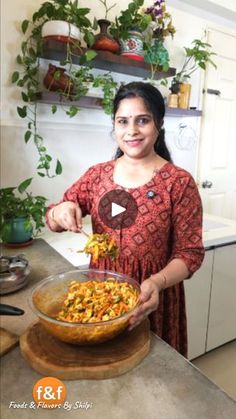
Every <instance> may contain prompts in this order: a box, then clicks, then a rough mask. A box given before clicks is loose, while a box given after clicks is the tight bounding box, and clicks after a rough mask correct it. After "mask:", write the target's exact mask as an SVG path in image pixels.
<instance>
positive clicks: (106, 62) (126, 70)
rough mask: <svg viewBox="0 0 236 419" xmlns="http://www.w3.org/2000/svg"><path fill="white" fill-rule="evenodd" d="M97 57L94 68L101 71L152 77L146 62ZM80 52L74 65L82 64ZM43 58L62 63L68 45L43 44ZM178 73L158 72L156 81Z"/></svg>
mask: <svg viewBox="0 0 236 419" xmlns="http://www.w3.org/2000/svg"><path fill="white" fill-rule="evenodd" d="M96 52H97V56H96V57H95V58H94V59H93V60H92V62H91V63H92V66H93V67H94V68H99V69H101V70H106V71H111V72H114V73H123V74H129V75H131V76H135V77H142V78H148V77H150V65H149V64H147V63H145V62H144V61H136V60H132V59H130V58H127V57H124V56H122V55H116V54H112V53H111V52H109V51H96ZM79 53H80V52H79V50H78V49H77V51H76V55H74V56H73V63H74V64H80V56H79ZM42 58H46V59H47V60H56V61H61V60H64V59H65V58H66V44H64V43H62V42H59V41H54V40H47V41H44V44H43V53H42ZM175 73H176V70H175V68H170V69H169V70H168V71H166V72H162V71H158V72H156V74H155V77H154V78H155V79H156V80H158V79H162V78H166V77H172V76H174V75H175Z"/></svg>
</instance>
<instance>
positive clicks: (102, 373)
mask: <svg viewBox="0 0 236 419" xmlns="http://www.w3.org/2000/svg"><path fill="white" fill-rule="evenodd" d="M38 324H39V323H38V322H33V323H32V324H31V325H30V326H29V327H28V328H27V329H26V331H25V332H24V333H23V335H21V336H20V339H19V345H20V351H21V355H22V357H23V358H24V359H25V360H26V362H27V363H29V365H30V366H31V367H32V368H33V369H34V370H35V371H36V372H38V373H39V374H42V375H46V376H52V375H54V376H55V377H57V378H59V379H64V380H77V379H91V380H93V379H96V380H103V379H108V378H114V377H118V376H119V375H122V374H124V373H126V372H128V371H130V370H131V369H133V368H134V367H136V366H137V365H138V364H139V363H140V362H141V361H142V360H143V359H144V358H145V356H146V355H147V354H148V353H149V350H150V331H149V321H148V320H147V319H146V320H145V321H144V322H143V323H142V325H139V331H140V332H141V335H142V336H143V337H144V336H146V338H145V340H144V339H143V338H142V339H140V338H139V339H138V341H139V346H138V348H137V351H134V350H133V351H132V353H131V354H129V356H127V357H126V358H124V359H119V360H118V361H112V362H111V363H108V364H107V365H104V364H102V365H84V366H83V365H78V366H76V365H73V366H68V365H67V366H66V369H65V367H64V366H63V367H61V366H60V365H57V364H54V365H53V364H52V363H51V362H50V361H49V362H48V360H47V359H46V357H44V356H41V357H40V356H38V355H36V354H35V353H34V351H33V348H32V347H31V344H30V343H29V342H30V341H28V337H29V334H30V333H31V331H32V329H33V327H34V326H37V325H38ZM141 335H140V336H141ZM136 336H138V335H136ZM141 342H142V344H141V345H140V343H141ZM42 355H43V354H42Z"/></svg>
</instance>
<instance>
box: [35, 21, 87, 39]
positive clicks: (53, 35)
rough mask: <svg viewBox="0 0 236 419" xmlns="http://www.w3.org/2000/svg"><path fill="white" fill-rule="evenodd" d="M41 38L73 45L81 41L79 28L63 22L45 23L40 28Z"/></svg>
mask: <svg viewBox="0 0 236 419" xmlns="http://www.w3.org/2000/svg"><path fill="white" fill-rule="evenodd" d="M42 37H43V38H44V39H45V40H48V39H54V40H56V41H60V42H64V43H67V42H71V43H74V42H78V41H80V39H81V35H80V30H79V28H77V26H75V25H73V24H72V23H68V22H64V21H63V20H49V21H47V22H45V23H44V25H43V27H42Z"/></svg>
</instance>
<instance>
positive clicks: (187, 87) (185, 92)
mask: <svg viewBox="0 0 236 419" xmlns="http://www.w3.org/2000/svg"><path fill="white" fill-rule="evenodd" d="M190 94H191V84H190V83H181V84H180V87H179V94H178V95H179V100H178V105H179V108H181V109H188V108H189V101H190Z"/></svg>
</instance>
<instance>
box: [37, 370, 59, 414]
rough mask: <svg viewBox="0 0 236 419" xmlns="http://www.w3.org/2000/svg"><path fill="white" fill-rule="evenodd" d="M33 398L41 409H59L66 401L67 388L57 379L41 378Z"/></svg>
mask: <svg viewBox="0 0 236 419" xmlns="http://www.w3.org/2000/svg"><path fill="white" fill-rule="evenodd" d="M33 398H34V401H35V402H36V403H37V405H38V406H39V407H45V408H47V407H49V408H53V407H58V406H59V405H61V404H62V403H63V402H64V401H65V398H66V386H65V384H64V383H63V382H62V381H61V380H59V379H58V378H55V377H44V378H41V379H40V380H38V381H37V382H36V383H35V385H34V388H33Z"/></svg>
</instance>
